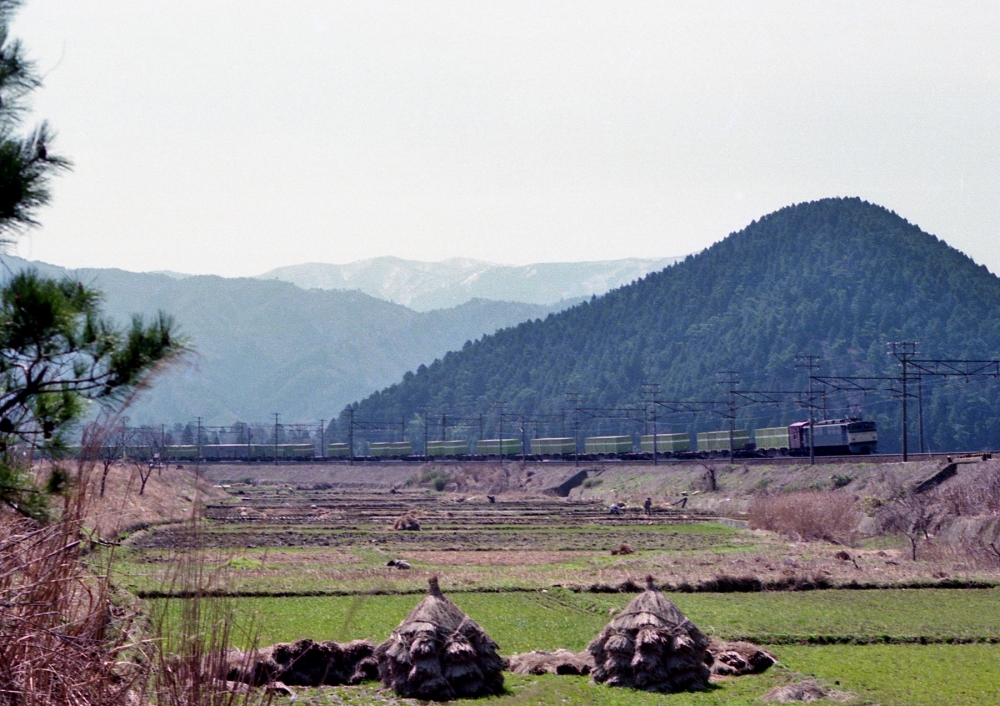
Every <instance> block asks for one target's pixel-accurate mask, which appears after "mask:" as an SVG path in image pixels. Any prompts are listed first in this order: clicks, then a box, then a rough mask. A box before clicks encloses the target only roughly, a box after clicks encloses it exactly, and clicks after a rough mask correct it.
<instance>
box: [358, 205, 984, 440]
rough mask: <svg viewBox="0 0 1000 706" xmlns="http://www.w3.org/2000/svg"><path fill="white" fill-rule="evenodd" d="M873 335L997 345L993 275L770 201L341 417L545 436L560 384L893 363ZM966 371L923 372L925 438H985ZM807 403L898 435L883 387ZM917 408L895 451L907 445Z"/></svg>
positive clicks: (857, 212) (744, 416) (633, 383)
mask: <svg viewBox="0 0 1000 706" xmlns="http://www.w3.org/2000/svg"><path fill="white" fill-rule="evenodd" d="M889 341H919V342H920V353H921V355H922V356H923V357H926V358H953V359H967V360H968V359H973V360H982V359H995V358H997V357H1000V279H998V278H997V277H996V276H995V275H993V274H991V273H990V272H989V271H988V270H987V269H986V268H985V267H983V266H981V265H978V264H976V263H975V262H973V261H972V260H971V259H970V258H969V257H968V256H966V255H964V254H962V253H961V252H959V251H958V250H955V249H954V248H952V247H950V246H948V245H947V244H946V243H944V242H943V241H941V240H938V239H937V238H936V237H934V236H933V235H929V234H927V233H925V232H923V231H921V230H920V228H918V227H917V226H915V225H913V224H911V223H908V222H907V221H906V220H904V219H903V218H901V217H900V216H898V215H896V214H895V213H893V212H891V211H889V210H887V209H885V208H883V207H881V206H877V205H874V204H871V203H867V202H864V201H862V200H860V199H824V200H821V201H815V202H811V203H802V204H798V205H795V206H789V207H787V208H783V209H781V210H779V211H776V212H775V213H772V214H769V215H767V216H764V217H763V218H761V219H760V220H758V221H755V222H753V223H751V224H750V225H748V226H747V227H746V228H744V229H743V230H741V231H740V232H738V233H734V234H732V235H730V236H729V237H727V238H726V239H724V240H722V241H721V242H719V243H716V244H715V245H714V246H712V247H711V248H708V249H707V250H705V251H703V252H701V253H699V254H697V255H693V256H689V257H688V258H686V259H685V260H684V261H683V262H680V263H678V264H676V265H674V266H673V267H670V268H668V269H666V270H663V271H661V272H656V273H653V274H649V275H647V276H645V277H644V278H642V279H641V281H638V282H635V283H633V284H630V285H627V286H624V287H621V288H619V289H616V290H614V291H612V292H610V293H608V294H606V295H604V296H603V297H600V298H598V299H596V300H592V301H588V302H585V303H583V304H581V305H579V306H576V307H573V308H572V309H569V310H566V311H562V312H560V313H558V314H555V315H553V316H550V317H548V318H546V319H545V320H544V321H531V322H526V323H523V324H521V325H519V326H517V327H515V328H511V329H506V330H504V331H500V332H498V333H496V334H493V335H490V336H487V337H485V338H483V339H481V340H480V341H478V342H476V343H474V344H472V345H471V346H468V347H466V348H465V349H464V350H462V351H460V352H457V353H450V354H449V355H448V356H446V357H445V358H444V359H442V360H441V361H440V362H436V363H434V364H432V365H429V366H427V367H426V368H422V369H419V370H418V371H417V372H416V374H414V375H408V376H406V378H405V379H403V380H401V381H400V382H398V383H397V384H395V385H392V386H391V387H389V388H387V389H385V390H383V391H381V392H379V393H376V394H374V395H372V396H371V397H369V398H367V399H365V400H363V401H362V402H360V403H359V404H358V405H356V417H357V418H360V419H367V420H378V419H394V420H395V419H400V418H406V419H412V418H413V415H418V414H420V413H421V412H422V410H424V409H428V410H431V411H432V413H434V414H441V413H444V412H446V413H447V414H448V415H449V416H450V417H452V418H466V419H469V418H472V419H475V418H477V415H478V414H480V413H483V414H484V415H485V417H486V419H485V431H484V433H486V434H487V435H490V434H492V435H495V434H497V433H498V431H497V429H498V415H499V412H498V410H500V409H503V411H504V412H503V413H504V414H505V415H507V419H508V422H507V424H508V426H507V427H505V429H510V428H511V426H514V427H515V428H516V425H517V420H518V419H519V417H520V416H521V415H527V416H528V417H535V418H541V419H543V420H544V419H548V420H549V421H548V422H544V421H543V422H539V423H538V424H536V425H533V426H531V428H530V430H528V432H527V433H529V434H535V433H538V434H539V435H558V434H560V433H563V432H565V430H566V428H567V427H566V423H565V417H564V416H562V415H563V410H564V409H565V407H566V406H567V397H566V395H567V393H578V394H579V395H580V401H581V404H582V405H583V406H585V407H590V408H595V409H597V410H608V409H615V408H617V409H621V408H627V407H631V408H638V407H640V406H641V405H642V404H643V400H644V399H645V397H646V396H647V395H648V393H644V392H643V386H644V384H645V383H658V384H659V393H658V394H659V399H660V400H661V401H663V400H674V401H683V400H711V401H714V400H725V399H726V389H725V388H723V387H722V386H720V384H719V381H720V373H722V371H734V373H735V374H736V375H737V376H738V378H739V381H740V384H741V386H742V388H743V389H747V390H792V391H794V390H803V389H805V388H806V386H807V380H806V377H805V374H804V373H803V372H802V371H801V370H800V369H797V366H796V359H795V356H796V355H799V354H814V355H819V356H821V361H820V368H819V371H820V372H821V374H825V375H839V376H869V377H879V376H884V377H891V376H897V375H898V374H899V363H898V362H897V361H896V360H895V359H894V358H892V357H890V356H888V355H887V354H886V344H887V342H889ZM911 373H912V371H911ZM972 382H974V384H966V382H965V381H963V380H946V379H943V378H925V379H924V380H923V381H922V383H923V384H922V392H923V396H924V398H923V405H922V408H923V414H924V427H925V435H926V440H927V445H928V447H929V448H930V449H932V450H939V451H940V450H944V451H951V450H960V449H973V450H978V449H985V448H992V449H997V448H1000V395H998V392H1000V381H998V380H990V379H977V380H973V381H972ZM872 384H875V383H872ZM908 392H909V394H910V395H914V394H916V389H915V388H914V387H911V388H910V389H909V391H908ZM744 401H745V400H740V403H739V404H738V405H737V409H738V416H737V420H736V423H737V425H738V427H737V428H751V429H752V428H755V427H763V426H769V425H774V424H779V423H781V424H787V423H788V422H789V421H793V420H797V419H803V418H804V416H805V415H807V412H806V411H805V410H803V409H802V408H801V407H800V406H799V405H798V403H797V402H796V401H795V400H794V399H790V400H787V401H786V402H784V403H783V404H779V405H760V404H757V405H750V404H743V402H744ZM824 404H825V405H826V407H825V413H826V414H827V415H828V416H846V415H848V414H859V413H863V414H864V415H865V416H866V417H868V418H871V419H874V420H876V421H877V422H878V424H879V427H880V430H881V431H880V441H879V447H880V449H881V450H883V451H893V450H898V449H899V448H900V446H901V442H900V431H899V429H900V402H899V398H898V391H897V393H896V395H895V396H893V394H892V393H891V392H889V391H888V390H886V391H883V392H878V393H875V392H871V393H868V394H865V393H863V392H860V391H857V392H853V393H848V394H843V393H841V394H837V395H833V396H831V397H830V398H829V400H827V401H826V402H825V403H824ZM501 405H503V406H502V407H501ZM723 407H725V404H724V403H720V409H721V408H723ZM916 407H917V405H916V404H915V403H914V404H913V406H912V407H911V408H910V409H911V415H910V420H911V424H912V426H911V428H910V434H911V436H910V438H911V440H912V446H911V449H916V448H917V444H918V437H917V431H918V430H917V410H916ZM661 413H662V415H661V418H660V427H659V428H660V429H661V430H663V431H668V430H672V431H679V432H681V431H688V432H691V431H705V430H712V429H723V428H726V426H727V422H726V421H725V420H724V419H723V418H722V417H721V416H719V415H715V414H707V413H703V414H694V413H692V412H687V413H682V412H677V413H672V414H668V409H667V408H663V409H661ZM821 413H822V412H821ZM592 416H593V417H594V418H593V419H591V418H589V417H587V418H585V426H584V428H583V434H585V435H590V434H595V433H624V432H630V433H635V432H636V430H637V429H639V428H641V427H642V416H641V414H640V416H639V418H638V421H634V420H633V421H629V420H625V419H622V418H617V419H615V418H611V417H609V416H607V415H606V414H605V413H604V412H600V411H598V412H594V413H593V415H592ZM634 416H635V414H634V413H633V417H634ZM602 417H607V418H606V419H604V420H603V421H602ZM553 420H554V421H553ZM342 421H343V417H341V423H342ZM647 421H648V420H647ZM536 426H537V427H538V428H537V429H536ZM419 427H420V425H419V423H417V424H416V425H415V428H414V430H413V434H414V441H416V442H417V443H418V444H419V442H420V439H419V437H418V434H419V431H420V430H419ZM476 428H477V429H478V425H477V426H476ZM515 433H519V432H515Z"/></svg>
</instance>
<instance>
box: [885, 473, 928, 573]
mask: <svg viewBox="0 0 1000 706" xmlns="http://www.w3.org/2000/svg"><path fill="white" fill-rule="evenodd" d="M932 520H933V513H932V511H931V502H930V497H929V495H928V494H927V493H917V492H914V491H913V490H911V489H908V488H901V487H900V488H897V489H896V490H895V492H894V493H893V494H892V496H891V497H890V498H889V500H888V502H886V503H885V504H884V505H883V506H882V507H881V508H879V511H878V514H877V515H876V521H877V522H878V525H879V529H880V530H881V531H882V532H883V533H886V534H902V535H903V536H904V537H906V538H907V539H908V540H909V542H910V557H911V558H912V559H913V560H914V561H916V560H917V547H918V545H919V544H920V542H921V540H929V539H930V538H931V535H930V527H931V521H932Z"/></svg>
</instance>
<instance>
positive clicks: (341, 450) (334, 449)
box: [326, 442, 351, 458]
mask: <svg viewBox="0 0 1000 706" xmlns="http://www.w3.org/2000/svg"><path fill="white" fill-rule="evenodd" d="M326 455H327V457H328V458H348V457H350V455H351V451H350V448H349V447H348V446H347V444H344V443H339V442H334V443H332V444H327V445H326Z"/></svg>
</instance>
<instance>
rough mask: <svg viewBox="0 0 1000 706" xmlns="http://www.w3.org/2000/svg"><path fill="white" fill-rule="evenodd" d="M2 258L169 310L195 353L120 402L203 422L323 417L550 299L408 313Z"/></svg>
mask: <svg viewBox="0 0 1000 706" xmlns="http://www.w3.org/2000/svg"><path fill="white" fill-rule="evenodd" d="M4 262H5V263H6V264H7V266H8V267H9V268H10V269H11V270H17V269H19V268H23V267H29V266H31V267H35V268H36V269H38V270H39V271H40V272H41V273H42V274H45V275H48V276H53V277H63V276H72V277H75V278H79V279H80V281H83V282H87V283H90V284H93V285H94V286H95V287H97V288H98V289H99V290H101V291H103V292H104V293H105V295H106V296H105V309H106V311H107V312H108V314H109V315H111V316H112V317H114V318H116V319H117V320H119V321H127V320H128V317H129V316H130V315H131V314H132V313H141V314H146V315H149V314H153V313H155V312H156V311H157V310H160V309H162V310H164V311H166V312H167V313H169V314H171V315H173V316H174V317H175V318H176V320H177V323H178V325H179V327H180V330H181V332H182V333H183V334H184V335H185V336H187V337H188V338H190V339H191V343H192V345H193V347H194V349H195V351H196V355H195V356H193V357H192V358H191V359H190V360H189V361H188V362H187V363H185V364H181V365H178V366H176V367H175V368H173V369H170V370H168V371H167V372H165V373H164V374H163V375H162V376H161V377H160V378H159V379H158V380H157V381H156V384H155V385H154V386H153V388H152V389H151V390H149V391H147V392H144V393H143V394H142V396H141V397H140V398H139V400H138V401H137V402H136V404H135V405H134V406H133V407H131V408H130V409H129V411H128V414H129V416H130V418H131V419H132V421H133V422H136V423H146V422H151V423H159V422H164V423H167V424H168V425H169V423H171V422H182V423H183V422H188V421H190V420H192V419H194V418H195V417H196V416H201V417H202V418H203V419H202V421H203V423H205V424H229V423H231V422H234V421H236V420H244V421H259V422H266V421H267V420H268V418H269V416H270V413H271V412H279V413H280V414H281V416H282V419H283V420H285V421H289V422H306V421H316V420H318V419H320V418H323V417H326V418H329V417H330V416H331V415H333V414H336V412H337V411H338V410H339V409H341V408H342V407H343V406H344V405H345V404H347V403H348V402H349V401H350V400H352V399H357V398H358V397H360V396H362V395H366V394H368V393H370V392H371V391H372V390H376V389H378V388H379V387H382V386H384V385H386V384H388V383H390V382H391V381H393V380H396V379H398V378H399V377H400V376H401V375H402V374H403V373H404V372H406V371H407V370H411V369H413V368H415V367H416V366H418V365H420V364H421V363H425V362H430V361H433V360H434V359H435V358H437V357H439V356H441V355H443V354H444V353H445V352H446V351H448V350H453V349H456V348H459V347H460V346H462V344H463V343H465V342H466V341H468V340H470V339H475V338H478V337H481V336H482V335H484V334H486V333H491V332H493V331H496V330H497V329H500V328H504V327H508V326H513V325H515V324H517V323H519V322H521V321H525V320H527V319H530V318H534V317H538V316H545V315H546V314H547V313H548V312H549V311H551V310H552V307H543V306H535V305H532V304H520V303H511V302H490V301H483V300H473V301H470V302H467V303H465V304H463V305H461V306H458V307H453V308H451V309H446V310H438V311H431V312H426V313H418V312H415V311H412V310H410V309H407V308H405V307H402V306H399V305H397V304H391V303H389V302H386V301H382V300H379V299H375V298H373V297H369V296H367V295H365V294H361V293H360V292H342V291H318V290H313V291H305V290H303V289H300V288H299V287H296V286H294V285H292V284H288V283H285V282H277V281H261V280H257V279H247V278H244V279H228V278H222V277H211V276H191V277H185V278H182V279H178V278H176V277H172V276H168V275H166V274H151V273H136V272H126V271H123V270H113V269H93V270H83V269H81V270H74V271H72V272H71V271H68V270H64V269H62V268H59V267H55V266H53V265H47V264H45V263H33V262H27V261H25V260H20V259H18V258H13V257H6V258H4Z"/></svg>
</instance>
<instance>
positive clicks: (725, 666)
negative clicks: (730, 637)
mask: <svg viewBox="0 0 1000 706" xmlns="http://www.w3.org/2000/svg"><path fill="white" fill-rule="evenodd" d="M708 651H709V652H711V653H712V658H713V659H712V674H713V675H714V676H720V677H741V676H743V675H745V674H761V673H763V672H766V671H767V670H768V669H770V668H771V667H773V666H774V665H775V664H777V662H778V660H776V659H775V658H774V655H772V654H770V653H768V652H766V651H764V650H762V649H761V648H760V647H758V646H757V645H755V644H753V643H752V642H742V641H740V642H724V641H722V640H718V639H716V638H712V644H710V645H709V646H708Z"/></svg>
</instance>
